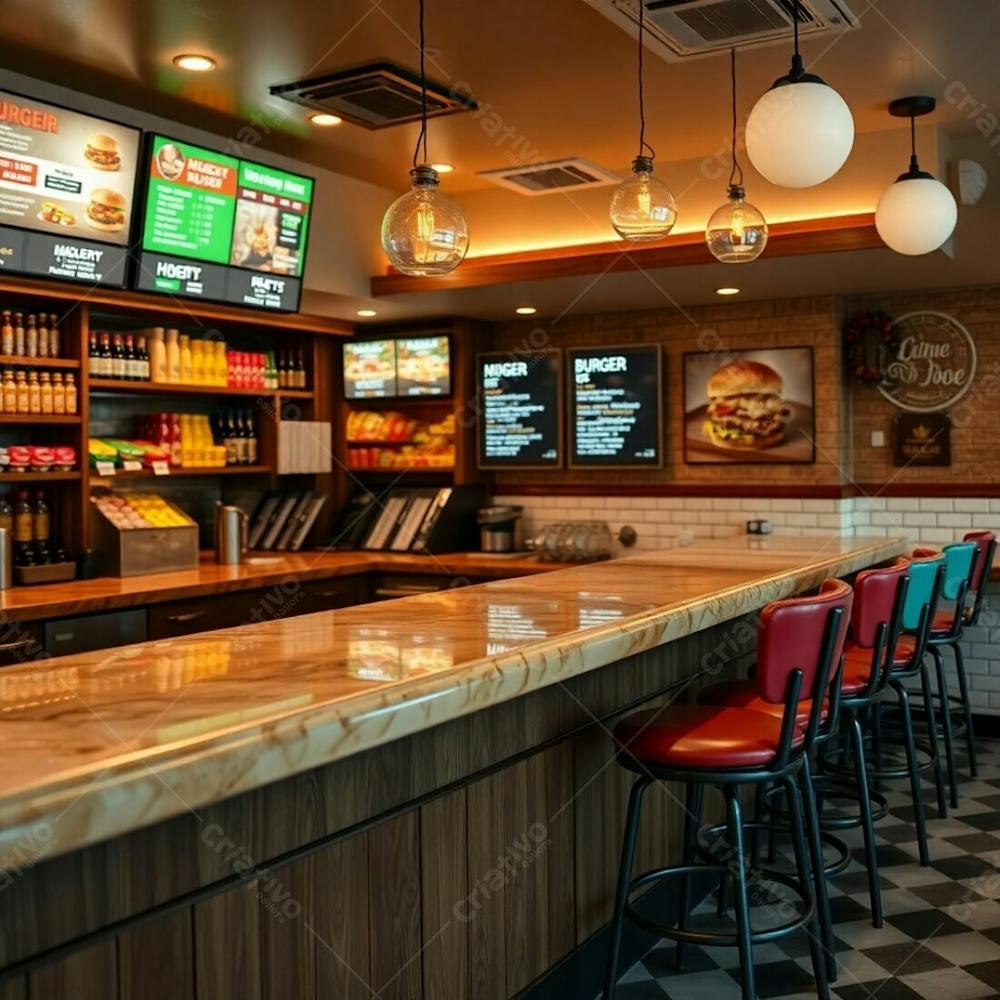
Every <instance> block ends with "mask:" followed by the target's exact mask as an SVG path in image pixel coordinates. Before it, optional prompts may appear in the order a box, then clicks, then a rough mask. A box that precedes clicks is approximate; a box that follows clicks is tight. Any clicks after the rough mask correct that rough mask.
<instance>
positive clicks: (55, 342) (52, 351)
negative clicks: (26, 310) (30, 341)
mask: <svg viewBox="0 0 1000 1000" xmlns="http://www.w3.org/2000/svg"><path fill="white" fill-rule="evenodd" d="M61 339H62V338H61V336H60V334H59V317H58V316H56V314H55V313H49V357H52V358H59V357H62V355H61V354H60V353H59V352H60V351H61V350H62V345H61V344H60V341H61Z"/></svg>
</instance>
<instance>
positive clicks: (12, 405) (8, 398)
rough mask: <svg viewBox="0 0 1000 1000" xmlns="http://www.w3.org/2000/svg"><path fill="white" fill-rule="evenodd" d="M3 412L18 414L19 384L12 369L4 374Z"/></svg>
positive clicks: (6, 369) (5, 370)
mask: <svg viewBox="0 0 1000 1000" xmlns="http://www.w3.org/2000/svg"><path fill="white" fill-rule="evenodd" d="M3 412H4V413H17V383H16V382H15V381H14V372H13V371H12V370H11V369H10V368H5V369H4V372H3Z"/></svg>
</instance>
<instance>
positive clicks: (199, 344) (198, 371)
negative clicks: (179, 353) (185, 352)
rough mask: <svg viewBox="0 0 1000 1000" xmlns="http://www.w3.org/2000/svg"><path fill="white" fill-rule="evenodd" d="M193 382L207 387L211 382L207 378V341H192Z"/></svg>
mask: <svg viewBox="0 0 1000 1000" xmlns="http://www.w3.org/2000/svg"><path fill="white" fill-rule="evenodd" d="M191 381H192V382H194V384H195V385H205V384H206V383H207V382H208V381H209V380H208V379H207V378H205V341H204V340H192V341H191Z"/></svg>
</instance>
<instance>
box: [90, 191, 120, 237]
mask: <svg viewBox="0 0 1000 1000" xmlns="http://www.w3.org/2000/svg"><path fill="white" fill-rule="evenodd" d="M127 209H128V202H127V201H126V200H125V196H124V195H122V194H119V193H118V192H117V191H113V190H112V189H111V188H94V189H93V191H91V192H90V201H89V202H88V204H87V225H88V226H90V228H91V229H98V230H100V231H101V232H103V233H117V232H120V231H121V230H122V229H124V228H125V221H126V217H127Z"/></svg>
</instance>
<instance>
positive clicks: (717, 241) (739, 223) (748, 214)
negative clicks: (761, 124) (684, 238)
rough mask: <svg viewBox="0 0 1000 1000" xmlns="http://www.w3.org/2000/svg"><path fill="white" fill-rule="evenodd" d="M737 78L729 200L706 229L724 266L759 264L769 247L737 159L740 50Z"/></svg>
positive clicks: (733, 55)
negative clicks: (766, 248)
mask: <svg viewBox="0 0 1000 1000" xmlns="http://www.w3.org/2000/svg"><path fill="white" fill-rule="evenodd" d="M730 59H731V68H732V78H733V167H732V170H730V172H729V195H728V198H729V200H728V201H727V202H726V204H725V205H723V206H722V207H721V208H718V209H716V210H715V212H713V213H712V217H711V218H710V219H709V220H708V225H707V226H706V227H705V242H706V243H708V249H709V250H710V251H711V253H712V256H713V257H714V258H715V259H716V260H719V261H722V263H723V264H745V263H748V262H749V261H751V260H756V259H757V258H758V257H759V256H760V255H761V254H762V253H763V252H764V247H766V246H767V221H766V220H765V219H764V216H763V215H762V214H761V211H760V209H758V208H757V207H756V206H754V205H751V204H750V203H749V202H748V201H747V200H746V196H747V193H746V191H745V190H744V188H743V167H741V166H740V161H739V159H738V158H737V156H736V49H732V50H731V52H730Z"/></svg>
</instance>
